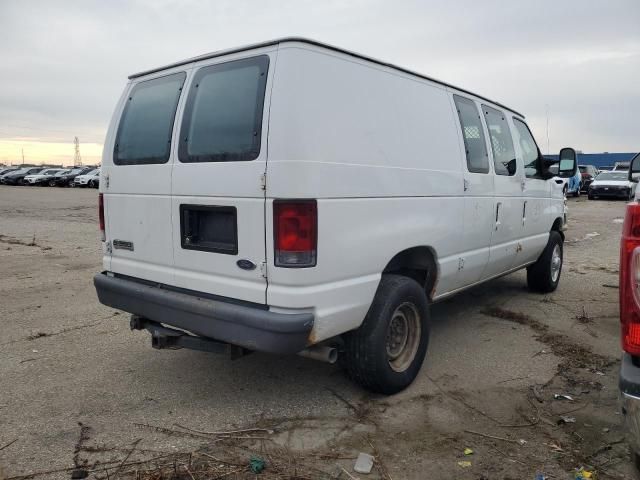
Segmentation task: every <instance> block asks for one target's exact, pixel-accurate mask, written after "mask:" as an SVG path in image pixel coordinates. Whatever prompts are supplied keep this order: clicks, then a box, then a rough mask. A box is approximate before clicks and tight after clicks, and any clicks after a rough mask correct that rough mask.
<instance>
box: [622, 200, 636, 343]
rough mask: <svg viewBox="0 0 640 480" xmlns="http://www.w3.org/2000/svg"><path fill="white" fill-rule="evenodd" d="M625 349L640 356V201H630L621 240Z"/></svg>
mask: <svg viewBox="0 0 640 480" xmlns="http://www.w3.org/2000/svg"><path fill="white" fill-rule="evenodd" d="M620 324H621V327H622V349H623V350H624V351H625V352H627V353H628V354H630V355H634V356H640V203H637V202H634V203H630V204H629V205H627V211H626V214H625V218H624V224H623V227H622V240H621V242H620Z"/></svg>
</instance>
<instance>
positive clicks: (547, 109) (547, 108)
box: [545, 105, 551, 155]
mask: <svg viewBox="0 0 640 480" xmlns="http://www.w3.org/2000/svg"><path fill="white" fill-rule="evenodd" d="M545 107H546V108H545V109H546V111H547V155H548V154H549V153H551V152H549V105H545Z"/></svg>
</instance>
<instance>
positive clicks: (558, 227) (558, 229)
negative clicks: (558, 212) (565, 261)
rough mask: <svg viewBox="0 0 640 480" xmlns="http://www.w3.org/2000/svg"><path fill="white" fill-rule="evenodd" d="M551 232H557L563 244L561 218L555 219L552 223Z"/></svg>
mask: <svg viewBox="0 0 640 480" xmlns="http://www.w3.org/2000/svg"><path fill="white" fill-rule="evenodd" d="M551 231H552V232H558V233H559V234H560V236H561V237H562V241H563V242H564V232H563V231H562V218H560V217H558V218H556V220H555V222H553V225H552V226H551Z"/></svg>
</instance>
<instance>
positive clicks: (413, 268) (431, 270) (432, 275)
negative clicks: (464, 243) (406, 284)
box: [382, 247, 438, 300]
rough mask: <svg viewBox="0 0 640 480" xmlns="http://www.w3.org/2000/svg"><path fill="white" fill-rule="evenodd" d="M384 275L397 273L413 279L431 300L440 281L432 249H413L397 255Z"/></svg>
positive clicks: (388, 264) (386, 268)
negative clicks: (437, 282) (438, 280)
mask: <svg viewBox="0 0 640 480" xmlns="http://www.w3.org/2000/svg"><path fill="white" fill-rule="evenodd" d="M382 273H395V274H397V275H403V276H405V277H409V278H413V279H414V280H415V281H416V282H418V283H419V284H420V285H421V286H422V287H423V288H424V289H425V292H426V293H427V297H428V298H429V300H431V297H432V295H433V291H434V289H435V286H436V281H437V279H438V263H437V262H436V254H435V252H434V251H433V249H432V248H431V247H413V248H408V249H406V250H403V251H402V252H400V253H398V254H396V255H395V256H394V257H393V258H392V259H391V260H390V261H389V263H387V266H386V267H385V268H384V270H383V271H382Z"/></svg>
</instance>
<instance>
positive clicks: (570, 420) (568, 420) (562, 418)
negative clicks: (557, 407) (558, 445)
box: [558, 415, 576, 425]
mask: <svg viewBox="0 0 640 480" xmlns="http://www.w3.org/2000/svg"><path fill="white" fill-rule="evenodd" d="M564 423H576V418H575V417H568V416H566V415H560V418H559V419H558V425H562V424H564Z"/></svg>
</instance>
